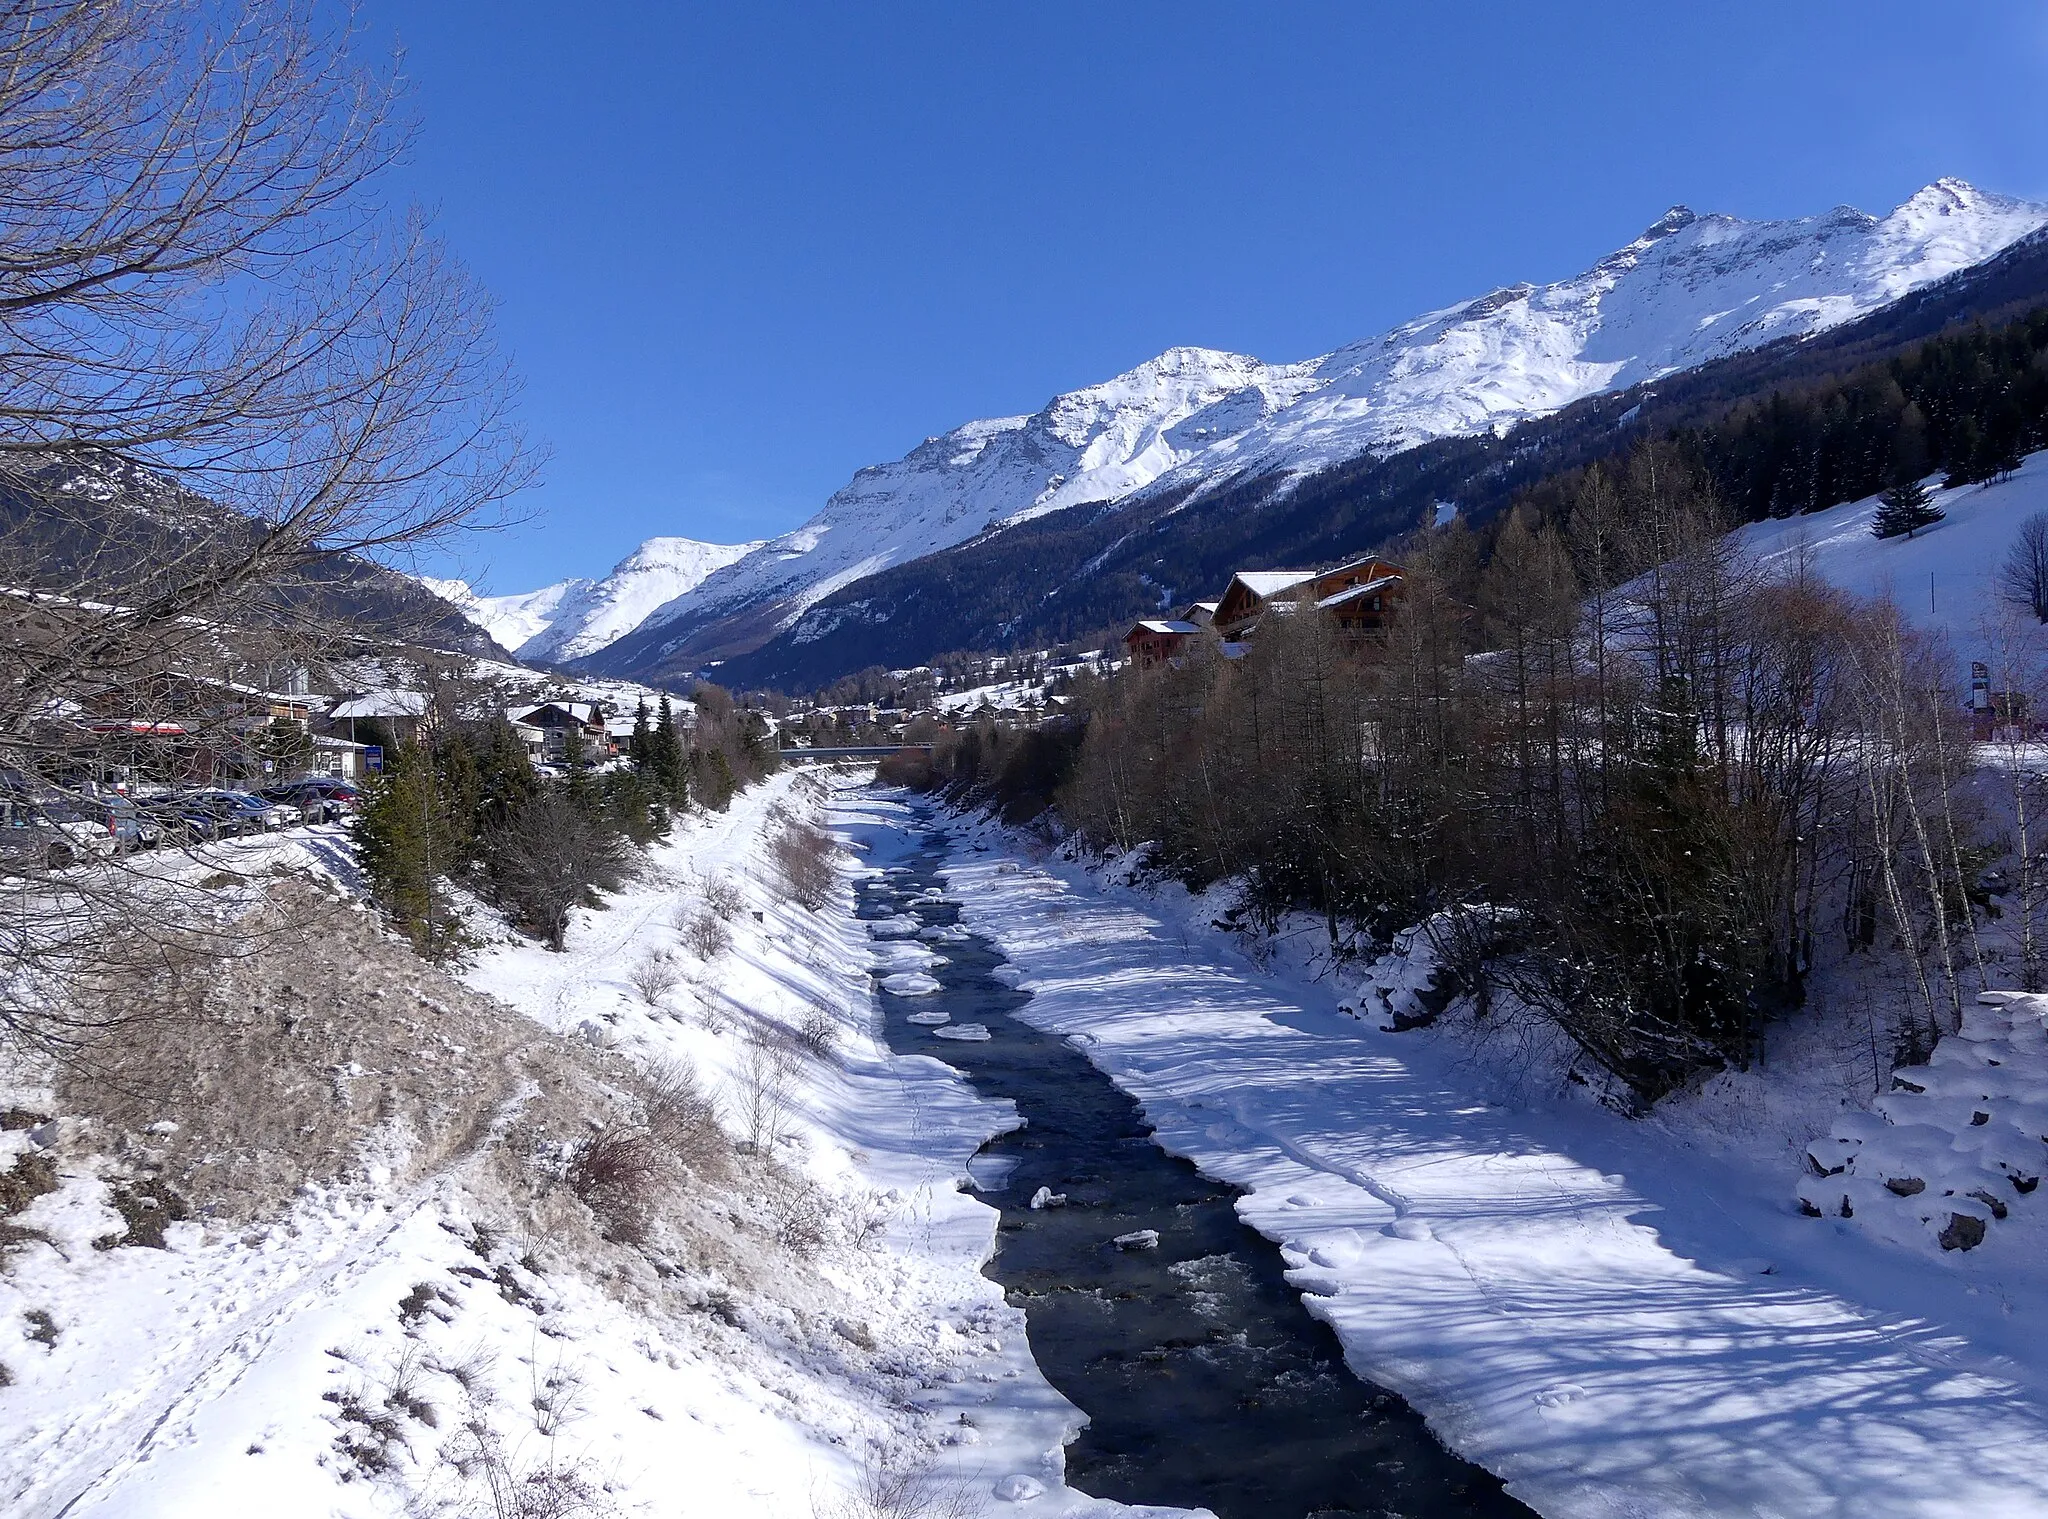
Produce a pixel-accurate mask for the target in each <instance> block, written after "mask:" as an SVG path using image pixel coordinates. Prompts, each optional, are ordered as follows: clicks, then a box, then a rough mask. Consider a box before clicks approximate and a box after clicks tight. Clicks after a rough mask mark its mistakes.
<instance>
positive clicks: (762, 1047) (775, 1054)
mask: <svg viewBox="0 0 2048 1519" xmlns="http://www.w3.org/2000/svg"><path fill="white" fill-rule="evenodd" d="M794 1076H795V1071H794V1069H793V1067H792V1062H791V1059H790V1052H789V1050H788V1049H787V1048H785V1047H782V1046H780V1045H777V1044H774V1043H772V1042H770V1041H768V1040H765V1039H760V1038H755V1039H751V1040H749V1041H748V1043H747V1047H746V1050H745V1051H744V1053H742V1055H741V1056H740V1063H739V1071H738V1084H739V1093H738V1098H739V1101H738V1107H739V1120H740V1131H741V1134H742V1136H743V1139H742V1143H743V1145H744V1147H745V1148H746V1150H747V1151H748V1153H749V1154H753V1155H766V1154H769V1153H771V1152H772V1151H773V1150H774V1148H775V1146H776V1145H778V1144H780V1143H781V1142H782V1141H783V1140H784V1139H785V1138H786V1137H788V1130H789V1119H790V1114H791V1112H792V1110H793V1106H794V1103H795V1097H796V1093H795V1083H794Z"/></svg>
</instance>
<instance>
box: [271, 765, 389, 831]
mask: <svg viewBox="0 0 2048 1519" xmlns="http://www.w3.org/2000/svg"><path fill="white" fill-rule="evenodd" d="M256 794H257V795H258V796H260V797H262V798H264V799H265V800H266V801H271V802H276V803H278V804H279V805H281V806H285V807H296V808H298V809H299V812H300V814H301V815H302V816H303V817H304V818H305V819H306V821H307V822H309V823H323V822H332V821H333V820H334V819H336V818H339V817H344V816H346V815H347V814H349V813H351V812H354V811H355V810H356V808H357V807H358V806H359V805H360V804H361V802H362V798H363V794H362V792H360V791H358V790H357V789H356V788H355V787H354V786H351V785H350V784H349V783H348V782H347V781H344V780H339V779H337V778H336V777H334V776H331V775H306V776H300V777H299V778H298V779H297V780H291V781H279V782H278V783H277V784H276V785H274V786H265V787H264V788H263V789H262V790H261V791H259V792H257V793H256Z"/></svg>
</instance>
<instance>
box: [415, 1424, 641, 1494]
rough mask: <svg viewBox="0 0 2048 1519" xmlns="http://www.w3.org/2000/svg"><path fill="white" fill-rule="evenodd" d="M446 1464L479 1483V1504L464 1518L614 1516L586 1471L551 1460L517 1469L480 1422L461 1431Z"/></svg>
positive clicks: (585, 1468)
mask: <svg viewBox="0 0 2048 1519" xmlns="http://www.w3.org/2000/svg"><path fill="white" fill-rule="evenodd" d="M448 1460H449V1461H450V1463H451V1464H452V1465H453V1466H454V1467H455V1469H456V1470H457V1471H459V1472H460V1473H461V1474H462V1475H463V1476H465V1477H467V1478H470V1479H471V1480H473V1481H480V1482H481V1483H482V1484H483V1488H484V1499H483V1502H482V1503H481V1504H478V1505H471V1506H469V1507H467V1508H465V1509H464V1510H462V1512H463V1514H464V1516H465V1519H470V1516H474V1519H601V1516H608V1515H613V1514H617V1513H618V1512H619V1508H618V1505H617V1504H615V1503H613V1502H612V1500H611V1499H610V1498H608V1497H607V1496H606V1495H605V1492H604V1489H603V1488H602V1487H601V1486H599V1485H598V1483H597V1482H596V1481H594V1480H593V1479H592V1478H591V1476H590V1473H589V1470H588V1468H587V1467H585V1466H584V1465H582V1464H579V1463H571V1462H565V1461H560V1460H557V1459H555V1458H554V1457H553V1456H550V1457H548V1458H547V1459H545V1460H542V1461H539V1462H536V1463H535V1464H533V1465H531V1466H528V1467H526V1468H524V1469H523V1470H522V1469H521V1468H519V1467H517V1466H515V1465H514V1464H513V1462H512V1459H511V1457H509V1456H508V1455H507V1454H506V1452H505V1447H504V1445H503V1444H502V1442H500V1440H499V1439H498V1437H497V1435H496V1434H495V1433H494V1432H493V1431H492V1429H491V1427H490V1426H489V1425H488V1424H486V1423H484V1422H483V1421H482V1420H480V1419H473V1420H471V1421H470V1422H469V1423H468V1424H467V1425H466V1426H465V1427H464V1429H463V1432H462V1436H461V1438H460V1440H459V1441H457V1442H456V1443H455V1444H454V1447H453V1449H452V1450H451V1451H450V1453H449V1456H448Z"/></svg>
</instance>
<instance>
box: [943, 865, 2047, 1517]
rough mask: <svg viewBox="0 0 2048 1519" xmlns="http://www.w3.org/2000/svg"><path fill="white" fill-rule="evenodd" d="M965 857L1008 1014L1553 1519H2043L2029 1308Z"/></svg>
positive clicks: (1670, 1147) (1239, 968) (1224, 946)
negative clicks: (1102, 1079) (1216, 1198)
mask: <svg viewBox="0 0 2048 1519" xmlns="http://www.w3.org/2000/svg"><path fill="white" fill-rule="evenodd" d="M974 837H975V840H976V843H977V846H978V848H979V849H980V851H981V852H979V853H965V852H963V853H962V854H961V855H959V856H957V857H956V859H957V863H955V864H954V865H953V867H952V868H951V869H950V870H949V872H948V876H949V881H950V884H951V885H952V887H953V889H954V891H955V893H956V894H957V896H958V897H959V899H960V900H961V902H962V903H963V904H964V912H965V915H966V916H967V917H968V918H969V919H970V920H971V921H972V922H973V924H974V926H975V927H976V928H977V929H979V930H981V931H983V932H985V933H987V934H988V935H989V936H990V937H991V938H992V939H993V940H994V941H995V942H996V943H998V944H999V945H1000V946H1001V947H1002V949H1003V950H1004V952H1005V953H1006V954H1007V955H1009V957H1010V958H1011V959H1012V960H1013V962H1014V963H1015V965H1016V966H1017V968H1018V970H1019V971H1020V972H1021V975H1022V981H1021V984H1022V986H1023V987H1024V988H1025V989H1026V990H1028V991H1030V992H1031V993H1032V994H1033V995H1032V1000H1031V1001H1030V1002H1029V1003H1028V1004H1027V1005H1026V1006H1025V1007H1024V1008H1023V1009H1022V1010H1021V1013H1020V1014H1019V1016H1021V1017H1023V1018H1024V1019H1025V1020H1026V1021H1028V1022H1030V1023H1032V1024H1034V1025H1035V1026H1038V1027H1041V1028H1044V1029H1047V1030H1049V1031H1053V1032H1057V1033H1061V1034H1064V1035H1067V1036H1068V1037H1069V1038H1071V1039H1073V1040H1075V1041H1076V1042H1078V1043H1079V1044H1080V1046H1081V1047H1082V1048H1083V1049H1085V1051H1086V1052H1087V1054H1088V1055H1089V1057H1090V1058H1091V1059H1092V1060H1094V1061H1095V1062H1096V1063H1097V1064H1098V1065H1099V1066H1100V1067H1101V1068H1102V1069H1103V1070H1104V1071H1105V1072H1107V1073H1108V1074H1109V1075H1110V1076H1111V1077H1112V1078H1113V1079H1114V1080H1115V1081H1116V1082H1117V1083H1118V1084H1119V1085H1120V1086H1123V1087H1124V1088H1125V1089H1126V1090H1128V1091H1130V1092H1131V1093H1132V1094H1133V1095H1134V1096H1136V1097H1137V1098H1138V1099H1139V1100H1140V1101H1141V1102H1142V1103H1143V1104H1144V1107H1145V1112H1146V1116H1147V1118H1148V1119H1149V1120H1150V1121H1151V1122H1152V1123H1153V1124H1155V1125H1156V1127H1157V1137H1158V1139H1159V1141H1160V1142H1161V1143H1162V1144H1164V1145H1165V1146H1166V1147H1167V1148H1169V1149H1170V1150H1172V1151H1174V1152H1175V1153H1178V1154H1182V1155H1185V1156H1187V1157H1189V1158H1190V1159H1191V1160H1193V1161H1194V1162H1195V1163H1196V1164H1197V1165H1199V1166H1200V1167H1201V1168H1202V1170H1203V1171H1204V1172H1205V1173H1207V1174H1209V1175H1212V1176H1215V1177H1218V1178H1220V1179H1222V1180H1225V1181H1228V1182H1230V1183H1233V1184H1235V1185H1237V1186H1240V1187H1243V1188H1245V1189H1247V1190H1246V1195H1245V1197H1244V1198H1243V1199H1242V1200H1241V1202H1240V1204H1239V1212H1240V1213H1241V1215H1242V1216H1243V1217H1244V1218H1245V1220H1246V1221H1247V1222H1248V1223H1250V1224H1251V1225H1253V1226H1254V1227H1256V1228H1257V1229H1259V1230H1260V1232H1262V1233H1263V1234H1265V1235H1267V1236H1268V1237H1269V1238H1271V1239H1273V1240H1275V1241H1277V1242H1278V1243H1279V1244H1280V1246H1281V1248H1282V1250H1283V1253H1284V1254H1285V1257H1286V1259H1287V1261H1288V1263H1289V1265H1290V1267H1291V1268H1292V1269H1291V1274H1290V1280H1291V1281H1293V1283H1294V1284H1295V1285H1296V1286H1298V1287H1299V1288H1300V1289H1301V1290H1302V1291H1303V1293H1304V1294H1305V1295H1306V1297H1305V1300H1306V1302H1307V1304H1308V1306H1309V1307H1310V1309H1311V1311H1312V1312H1314V1313H1316V1314H1317V1315H1318V1316H1319V1317H1321V1318H1323V1319H1325V1320H1326V1321H1328V1322H1329V1323H1330V1324H1331V1325H1332V1326H1333V1328H1334V1329H1335V1330H1336V1332H1337V1333H1338V1335H1339V1336H1340V1338H1341V1339H1342V1341H1343V1344H1344V1347H1345V1352H1346V1357H1347V1359H1348V1360H1349V1362H1350V1363H1351V1365H1352V1366H1353V1367H1354V1368H1355V1369H1356V1370H1358V1371H1359V1372H1360V1374H1362V1375H1364V1376H1366V1377H1368V1378H1370V1379H1371V1380H1373V1381H1376V1382H1379V1383H1381V1384H1383V1385H1385V1386H1388V1387H1391V1388H1393V1389H1394V1390H1396V1391H1398V1392H1400V1393H1401V1394H1402V1395H1403V1396H1404V1397H1405V1398H1407V1399H1408V1400H1409V1402H1410V1403H1412V1404H1413V1405H1414V1406H1415V1407H1417V1408H1418V1409H1419V1410H1421V1411H1422V1412H1423V1413H1424V1414H1425V1415H1426V1416H1427V1417H1428V1419H1429V1420H1430V1423H1431V1427H1432V1428H1433V1429H1435V1430H1436V1431H1437V1433H1438V1434H1439V1435H1440V1436H1441V1437H1442V1438H1443V1439H1444V1440H1445V1442H1446V1443H1447V1444H1448V1445H1450V1446H1451V1447H1452V1448H1453V1449H1454V1450H1456V1451H1458V1452H1459V1453H1460V1454H1462V1455H1464V1456H1466V1457H1467V1458H1469V1459H1472V1460H1474V1461H1477V1462H1479V1463H1480V1464H1482V1465H1484V1466H1486V1467H1487V1468H1489V1469H1490V1470H1493V1471H1495V1472H1497V1473H1499V1474H1500V1475H1501V1476H1502V1477H1504V1478H1505V1479H1506V1480H1507V1482H1508V1486H1509V1490H1510V1491H1511V1492H1512V1493H1514V1494H1515V1495H1516V1496H1518V1497H1520V1498H1521V1499H1522V1500H1523V1501H1524V1502H1526V1503H1528V1504H1530V1505H1531V1506H1532V1507H1534V1508H1535V1509H1537V1510H1538V1511H1539V1512H1541V1513H1543V1514H1546V1515H1551V1516H1557V1519H1567V1516H1568V1519H1580V1516H1584V1519H1616V1516H1620V1515H1628V1516H1643V1519H1648V1516H1662V1515H1674V1516H1676V1515H1686V1516H1696V1515H1710V1514H1711V1515H1724V1514H1725V1515H1735V1514H1782V1515H1843V1516H1847V1515H1852V1514H1853V1515H1856V1516H1858V1519H1866V1516H1868V1519H1905V1516H1914V1519H1929V1516H1935V1515H1962V1514H1969V1515H1972V1516H2012V1519H2018V1516H2021V1515H2038V1514H2041V1513H2043V1512H2048V1473H2044V1472H2043V1470H2042V1468H2041V1464H2040V1462H2039V1460H2038V1451H2039V1450H2040V1448H2041V1442H2042V1440H2043V1439H2044V1437H2048V1411H2044V1401H2048V1400H2044V1393H2043V1390H2042V1389H2043V1388H2044V1387H2048V1375H2044V1374H2043V1373H2044V1372H2048V1368H2044V1367H2041V1366H2040V1365H2039V1364H2038V1363H2039V1357H2040V1350H2039V1342H2040V1339H2041V1336H2040V1334H2039V1330H2040V1327H2041V1325H2040V1299H2039V1298H2038V1297H2036V1298H2034V1299H2032V1300H2020V1301H2015V1300H2014V1299H2012V1298H2009V1297H2008V1298H2005V1299H2003V1300H2002V1302H1998V1303H1995V1304H1994V1303H1993V1302H1992V1301H1991V1300H1990V1299H1988V1298H1974V1297H1969V1296H1966V1295H1965V1294H1964V1293H1963V1292H1962V1291H1958V1290H1954V1288H1953V1287H1952V1286H1947V1285H1944V1284H1941V1283H1934V1284H1932V1285H1930V1282H1929V1280H1928V1275H1927V1273H1925V1272H1920V1273H1906V1272H1901V1271H1898V1270H1895V1269H1893V1268H1891V1267H1890V1266H1888V1265H1887V1263H1886V1262H1885V1261H1883V1260H1882V1259H1879V1258H1878V1257H1876V1256H1874V1255H1873V1254H1872V1252H1871V1251H1870V1250H1869V1249H1868V1247H1867V1246H1866V1245H1864V1244H1863V1243H1862V1242H1860V1241H1858V1240H1857V1239H1855V1238H1853V1237H1850V1236H1845V1235H1841V1234H1838V1233H1836V1232H1835V1231H1834V1230H1831V1229H1828V1228H1827V1227H1826V1226H1825V1225H1822V1224H1816V1223H1815V1222H1814V1221H1813V1220H1810V1219H1800V1218H1799V1217H1798V1216H1797V1215H1796V1214H1795V1212H1794V1210H1793V1209H1792V1208H1791V1207H1790V1206H1789V1205H1787V1204H1786V1203H1785V1202H1783V1201H1782V1197H1783V1193H1782V1191H1781V1192H1779V1193H1778V1197H1779V1199H1781V1200H1780V1201H1778V1202H1776V1203H1775V1204H1774V1205H1773V1204H1771V1203H1770V1202H1768V1201H1765V1200H1763V1199H1767V1198H1768V1197H1769V1193H1770V1186H1769V1180H1768V1176H1767V1175H1761V1174H1759V1173H1757V1172H1754V1171H1749V1170H1734V1169H1730V1168H1728V1167H1726V1166H1724V1165H1723V1163H1722V1162H1721V1161H1720V1160H1718V1159H1717V1158H1716V1157H1714V1156H1712V1155H1710V1154H1702V1153H1700V1152H1698V1151H1697V1150H1694V1149H1692V1148H1691V1147H1690V1146H1689V1145H1687V1144H1686V1143H1685V1142H1684V1141H1683V1140H1682V1139H1681V1138H1678V1137H1675V1136H1673V1135H1671V1134H1668V1133H1666V1132H1664V1131H1662V1130H1660V1129H1659V1128H1658V1127H1657V1126H1656V1125H1655V1124H1653V1123H1635V1124H1631V1123H1629V1122H1628V1121H1626V1120H1624V1119H1621V1118H1619V1117H1617V1116H1615V1115H1613V1114H1610V1113H1607V1112H1604V1111H1602V1110H1600V1109H1599V1108H1597V1107H1596V1106H1595V1105H1593V1104H1590V1103H1581V1104H1575V1105H1566V1106H1562V1107H1548V1108H1534V1109H1526V1110H1511V1109H1509V1108H1507V1107H1503V1106H1499V1105H1494V1104H1491V1103H1489V1102H1488V1101H1487V1100H1486V1098H1485V1096H1484V1095H1483V1094H1482V1093H1481V1092H1479V1091H1476V1090H1475V1087H1478V1086H1480V1085H1481V1083H1479V1082H1478V1081H1476V1080H1475V1075H1474V1072H1473V1070H1472V1068H1471V1064H1470V1062H1469V1061H1468V1059H1467V1058H1466V1056H1465V1053H1464V1052H1463V1051H1462V1050H1461V1049H1460V1048H1459V1047H1458V1046H1457V1045H1455V1044H1454V1043H1453V1042H1451V1041H1449V1040H1444V1039H1436V1038H1433V1037H1431V1035H1430V1034H1428V1033H1426V1032H1425V1033H1420V1034H1417V1033H1408V1034H1391V1033H1383V1032H1381V1031H1379V1029H1378V1028H1377V1027H1375V1026H1372V1025H1368V1026H1365V1027H1361V1024H1360V1021H1359V1020H1358V1019H1356V1018H1352V1017H1347V1016H1344V1015H1343V1014H1341V1013H1338V1012H1336V1011H1335V1010H1334V1009H1333V1008H1332V1002H1333V1001H1334V1000H1335V999H1333V998H1332V997H1331V996H1330V995H1329V993H1328V992H1327V991H1325V990H1322V989H1321V988H1317V987H1311V986H1307V985H1304V984H1302V983H1300V982H1297V981H1292V980H1290V979H1288V978H1287V977H1285V976H1269V975H1266V974H1263V973H1261V972H1260V971H1259V970H1258V969H1257V968H1256V967H1255V966H1254V965H1252V964H1250V963H1249V962H1248V961H1247V960H1246V958H1245V957H1244V956H1243V955H1242V954H1241V953H1240V952H1239V951H1238V950H1237V949H1236V948H1235V947H1234V946H1233V944H1232V943H1231V941H1230V940H1229V939H1228V938H1227V937H1226V936H1225V935H1224V934H1222V933H1219V932H1218V931H1216V930H1215V929H1214V928H1212V927H1211V926H1210V921H1209V920H1210V915H1209V914H1208V913H1207V912H1205V911H1200V910H1197V911H1191V912H1189V913H1188V914H1186V915H1185V916H1181V915H1178V914H1176V915H1175V916H1173V917H1172V918H1171V919H1167V918H1165V917H1163V916H1162V913H1163V912H1164V911H1165V909H1164V908H1163V907H1162V902H1161V901H1160V900H1153V899H1148V898H1146V897H1144V896H1142V895H1140V894H1139V893H1137V892H1135V891H1130V890H1120V889H1108V888H1103V887H1101V886H1099V885H1097V884H1096V883H1095V882H1094V881H1092V880H1091V879H1090V878H1089V876H1088V875H1087V873H1086V872H1085V871H1084V870H1082V869H1081V868H1079V867H1076V866H1072V865H1067V864H1060V863H1046V862H1043V861H1039V862H1036V863H1034V862H1033V861H1032V860H1031V859H1029V858H1028V857H1027V854H1026V851H1025V850H1023V849H1020V848H1017V847H1014V846H1013V844H1012V843H1011V841H1009V840H1008V839H1006V837H1005V836H1004V835H1003V834H1002V833H1000V832H999V831H997V830H994V829H990V828H981V827H979V825H977V826H976V829H975V831H974ZM1163 897H1164V900H1165V901H1167V902H1183V901H1184V900H1185V899H1184V897H1176V896H1174V894H1173V893H1172V892H1171V891H1169V892H1167V893H1164V894H1163ZM1185 905H1187V906H1189V907H1197V906H1198V904H1194V903H1186V904H1185ZM1403 984H1404V985H1405V984H1406V981H1405V978H1404V980H1403ZM1780 1185H1781V1186H1782V1183H1780ZM1842 1227H1843V1228H1849V1227H1851V1226H1849V1225H1843V1226H1842ZM1973 1314H1974V1315H1976V1316H1975V1317H1972V1315H1973ZM2030 1346H2031V1347H2032V1348H2029V1347H2030Z"/></svg>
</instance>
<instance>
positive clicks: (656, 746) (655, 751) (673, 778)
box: [648, 695, 689, 801]
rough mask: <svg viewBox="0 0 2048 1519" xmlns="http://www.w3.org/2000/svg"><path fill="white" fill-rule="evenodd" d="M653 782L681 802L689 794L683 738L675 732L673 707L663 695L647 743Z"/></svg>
mask: <svg viewBox="0 0 2048 1519" xmlns="http://www.w3.org/2000/svg"><path fill="white" fill-rule="evenodd" d="M648 751H649V758H650V763H651V764H652V767H653V770H654V781H655V784H656V785H657V786H659V787H660V788H661V791H662V793H663V794H664V795H665V796H668V797H671V798H673V799H674V800H676V801H682V800H684V799H685V798H686V796H687V793H688V789H689V786H688V783H689V770H688V766H687V764H686V762H685V760H684V757H683V743H682V738H681V736H680V735H679V734H677V732H676V714H675V708H674V707H673V706H671V705H670V704H669V699H668V697H667V696H666V695H664V696H663V697H662V698H661V707H660V709H659V710H658V711H657V712H656V714H655V719H654V732H653V735H652V736H651V739H650V742H649V744H648Z"/></svg>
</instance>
